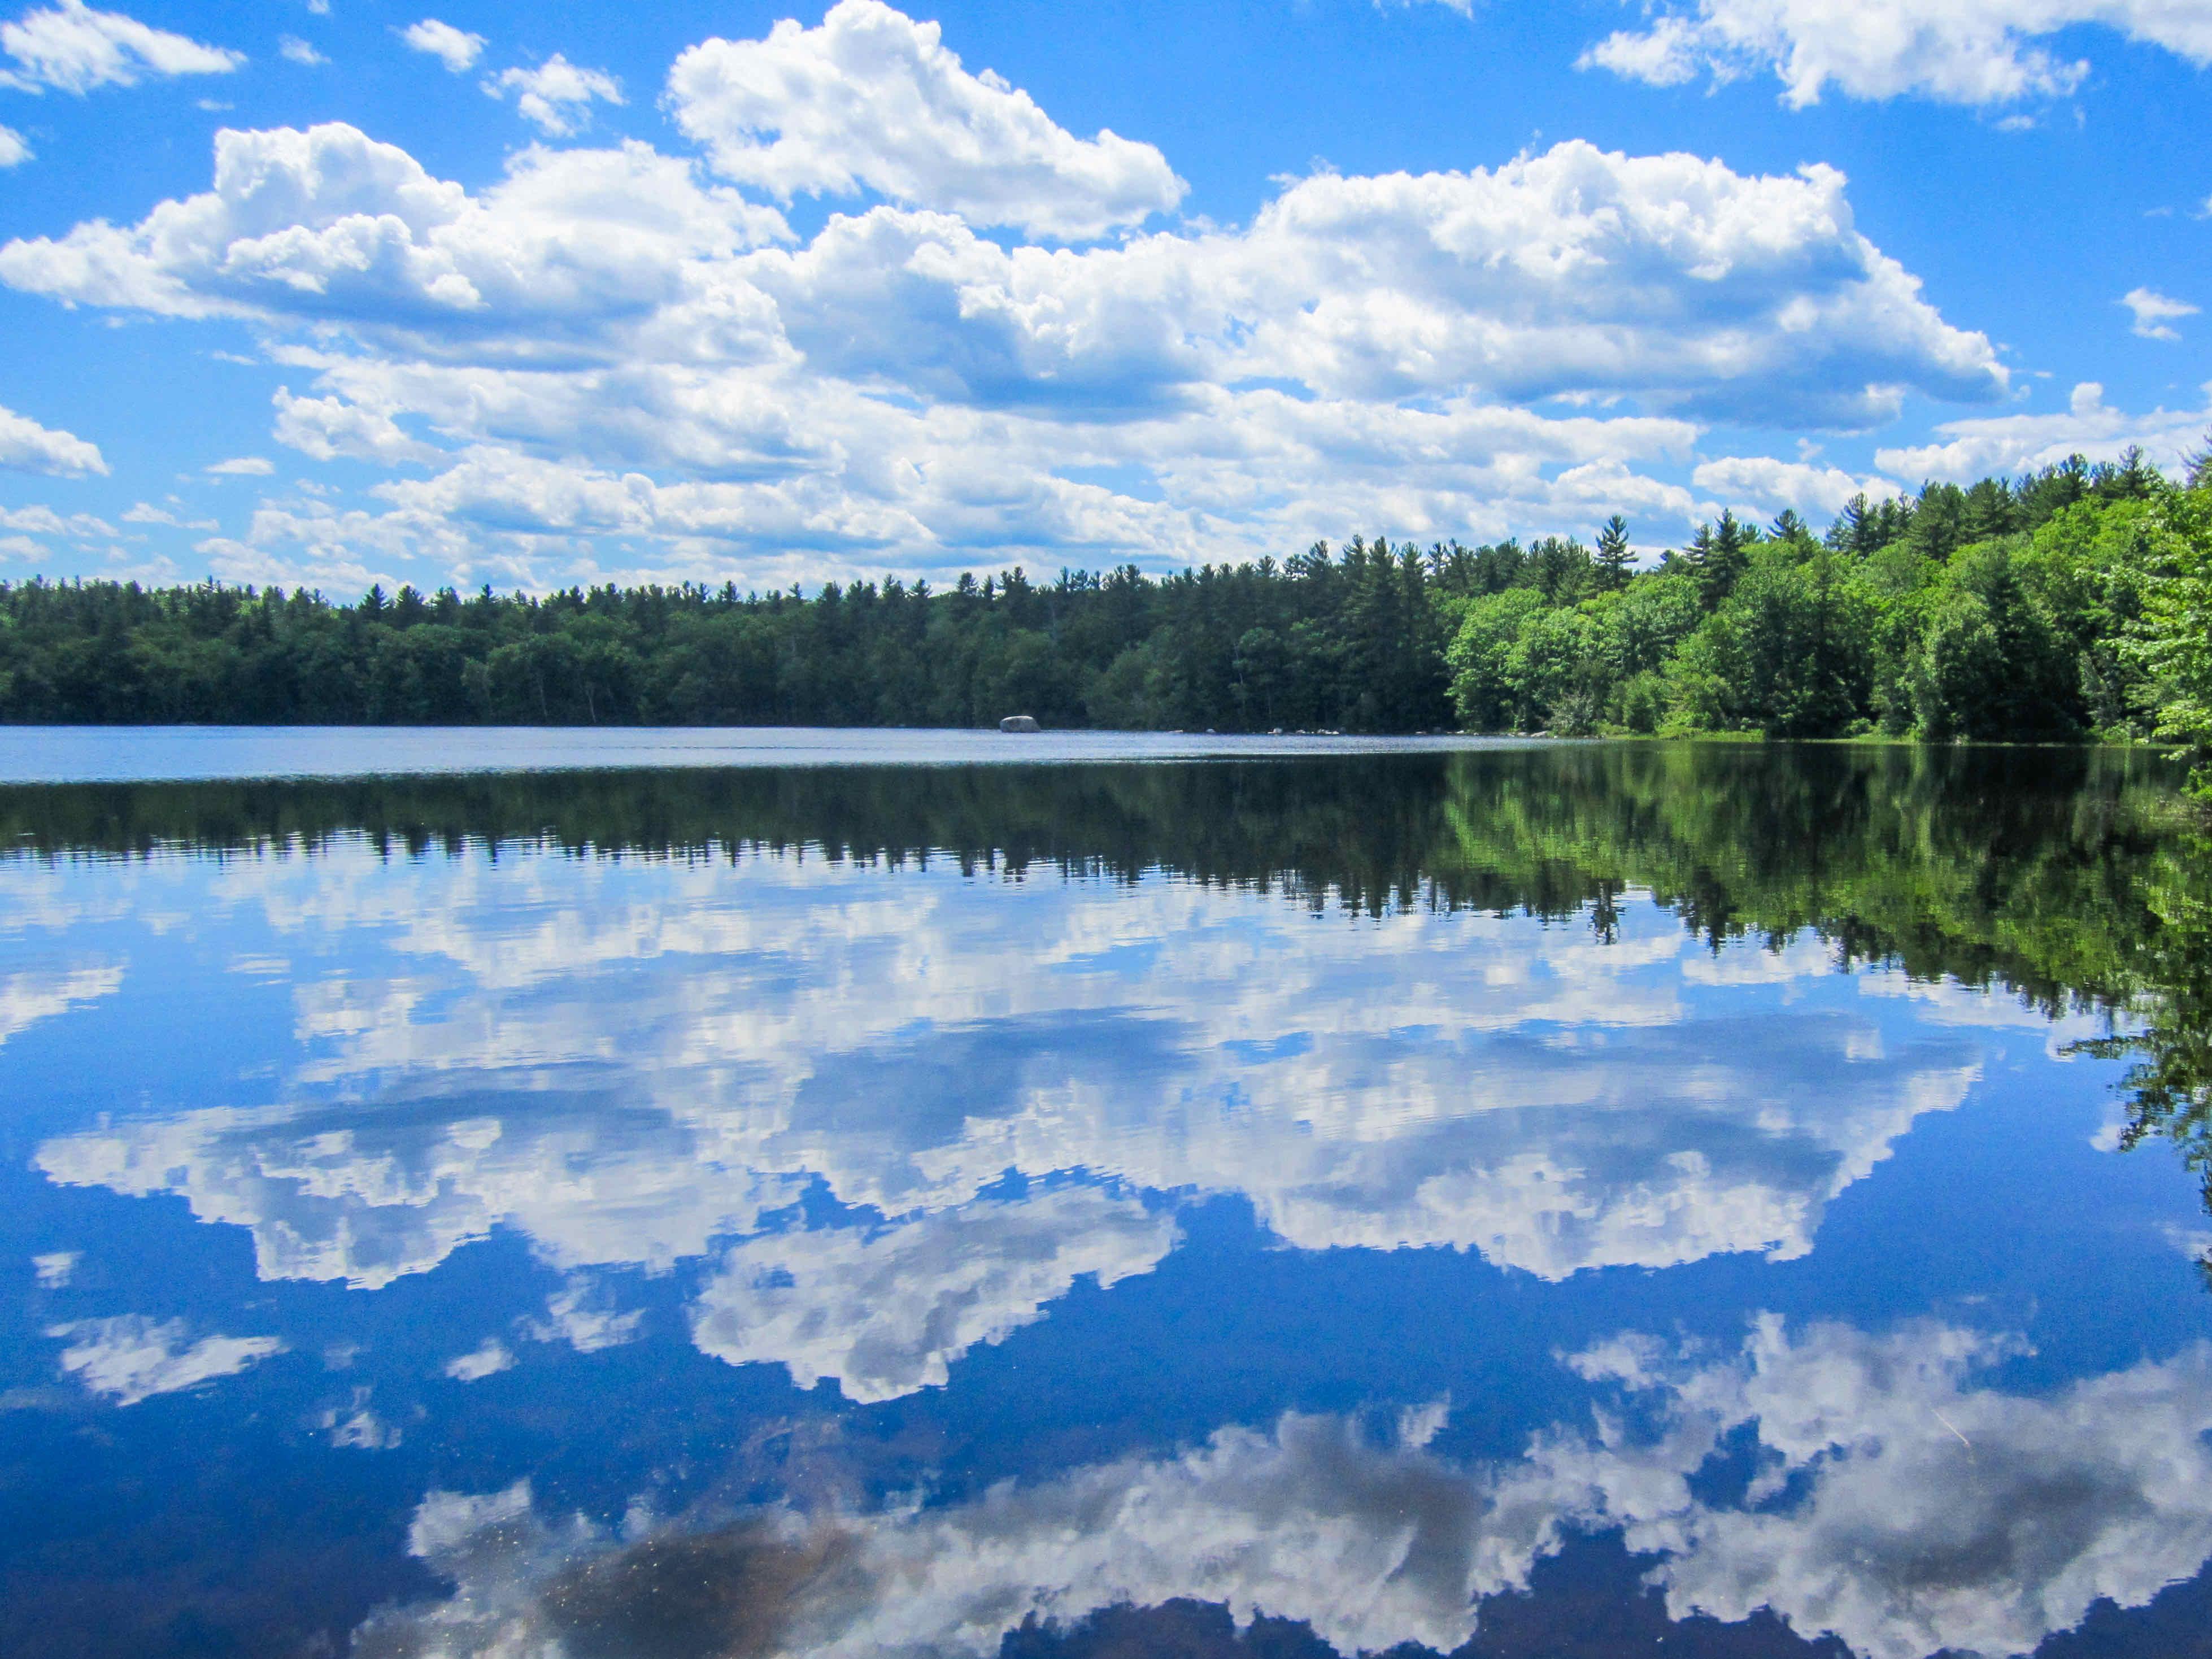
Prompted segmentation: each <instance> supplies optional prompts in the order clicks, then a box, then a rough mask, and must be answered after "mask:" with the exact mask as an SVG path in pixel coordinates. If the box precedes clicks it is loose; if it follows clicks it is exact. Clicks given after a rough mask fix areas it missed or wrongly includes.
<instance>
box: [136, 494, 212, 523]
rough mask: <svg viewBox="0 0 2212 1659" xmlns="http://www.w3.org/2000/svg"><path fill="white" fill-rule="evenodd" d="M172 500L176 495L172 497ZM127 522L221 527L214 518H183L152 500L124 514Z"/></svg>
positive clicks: (137, 504)
mask: <svg viewBox="0 0 2212 1659" xmlns="http://www.w3.org/2000/svg"><path fill="white" fill-rule="evenodd" d="M170 499H171V500H172V501H173V500H175V499H176V498H175V497H174V496H172V497H170ZM123 522H124V523H125V524H166V525H171V526H175V527H176V528H178V529H179V530H216V529H219V528H221V526H218V525H217V524H216V521H215V520H213V519H183V518H179V517H178V516H177V514H176V513H173V512H172V511H171V510H170V509H169V508H167V507H156V506H155V505H154V504H153V502H151V501H139V502H137V503H135V504H134V505H133V506H132V507H131V509H130V510H129V511H128V512H126V513H124V514H123Z"/></svg>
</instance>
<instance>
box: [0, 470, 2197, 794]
mask: <svg viewBox="0 0 2212 1659" xmlns="http://www.w3.org/2000/svg"><path fill="white" fill-rule="evenodd" d="M2208 641H2212V484H2209V483H2208V479H2207V477H2206V476H2205V469H2204V468H2203V467H2202V466H2199V467H2196V468H2192V469H2191V477H2189V478H2188V479H2187V480H2186V481H2179V482H2177V481H2172V480H2169V479H2167V478H2166V477H2163V476H2161V475H2160V473H2159V471H2157V470H2156V469H2155V468H2154V467H2151V466H2150V465H2147V464H2146V463H2145V462H2144V461H2143V460H2142V457H2141V456H2140V455H2138V454H2133V453H2131V454H2130V455H2129V456H2127V457H2125V458H2124V459H2122V460H2120V461H2118V462H2111V463H2105V464H2102V465H2094V466H2092V465H2087V463H2084V462H2082V461H2081V460H2080V459H2074V460H2071V461H2069V462H2066V463H2064V464H2063V465H2056V466H2051V467H2047V468H2045V469H2044V470H2042V471H2037V472H2033V473H2030V474H2028V475H2027V476H2025V477H2018V478H1986V479H1984V480H1983V481H1981V482H1980V483H1976V484H1974V485H1972V487H1971V488H1961V487H1960V486H1958V485H1954V484H1948V483H1930V484H1929V485H1927V486H1926V487H1924V488H1923V489H1922V490H1921V491H1920V492H1919V494H1918V495H1915V496H1911V497H1902V496H1901V497H1898V498H1895V499H1892V500H1887V501H1869V500H1867V499H1865V498H1863V497H1862V498H1860V499H1858V500H1855V501H1851V502H1850V503H1849V504H1847V505H1846V506H1845V507H1844V509H1843V511H1842V512H1841V513H1838V515H1837V517H1836V519H1835V520H1834V522H1833V523H1832V525H1831V526H1829V527H1828V528H1827V530H1826V532H1825V534H1822V535H1818V536H1816V535H1815V534H1814V532H1813V531H1812V529H1811V527H1810V526H1808V525H1806V524H1805V523H1804V521H1803V520H1802V519H1800V518H1799V517H1798V516H1797V515H1796V513H1787V512H1785V513H1783V514H1781V515H1780V516H1779V517H1778V518H1777V519H1776V520H1774V521H1773V522H1772V523H1771V525H1769V526H1764V527H1762V526H1756V525H1753V524H1749V523H1746V522H1744V521H1742V520H1739V519H1737V518H1736V517H1735V514H1734V513H1723V514H1722V515H1721V517H1720V519H1719V520H1718V521H1717V522H1716V523H1713V524H1709V525H1706V526H1703V527H1701V528H1700V529H1699V532H1698V533H1697V535H1696V536H1695V537H1694V538H1692V540H1691V541H1690V543H1689V544H1688V545H1686V547H1683V548H1680V549H1676V550H1668V551H1667V552H1666V553H1665V554H1664V555H1663V556H1662V557H1661V558H1660V559H1659V560H1658V561H1657V562H1656V565H1654V566H1652V567H1651V568H1644V569H1638V568H1636V565H1635V561H1634V558H1633V556H1632V552H1631V541H1630V526H1628V524H1627V522H1626V520H1624V519H1622V518H1621V517H1620V516H1619V515H1615V516H1614V517H1613V519H1612V520H1610V521H1609V522H1608V523H1607V525H1606V526H1604V528H1603V529H1602V531H1601V532H1600V534H1599V536H1598V538H1597V539H1596V544H1595V547H1589V546H1585V545H1583V544H1582V543H1580V542H1578V541H1576V540H1573V539H1571V538H1562V537H1557V536H1547V537H1544V538H1540V539H1537V540H1534V541H1533V542H1530V543H1528V544H1525V545H1524V544H1522V543H1521V542H1520V541H1518V540H1515V539H1509V540H1506V541H1503V542H1498V543H1495V544H1488V545H1484V546H1475V547H1468V546H1463V545H1462V544H1459V543H1457V542H1449V543H1437V544H1431V546H1429V547H1426V548H1421V547H1418V546H1416V545H1414V544H1412V543H1408V542H1393V541H1392V540H1391V539H1390V538H1389V537H1388V536H1378V537H1376V538H1374V539H1372V540H1370V539H1368V538H1365V537H1364V536H1354V537H1353V538H1352V539H1351V541H1350V542H1349V543H1347V544H1345V545H1344V546H1343V547H1342V548H1340V549H1339V548H1333V547H1331V546H1330V545H1329V544H1328V543H1326V542H1321V543H1316V544H1314V545H1313V546H1312V547H1311V548H1310V549H1308V550H1305V551H1304V552H1302V553H1298V554H1297V555H1295V556H1291V557H1290V558H1288V559H1286V560H1284V561H1282V562H1276V561H1275V560H1273V558H1264V559H1261V560H1260V561H1258V562H1255V563H1248V564H1237V565H1228V564H1224V565H1211V564H1209V565H1203V566H1200V567H1199V568H1195V569H1192V570H1187V571H1183V572H1180V573H1177V574H1173V575H1170V576H1167V577H1164V578H1159V579H1155V578H1153V577H1151V576H1147V575H1146V574H1143V573H1142V572H1140V571H1139V569H1137V568H1135V567H1134V566H1132V565H1123V566H1120V567H1118V568H1114V569H1111V570H1109V571H1106V572H1103V573H1099V572H1092V571H1087V570H1063V571H1061V572H1060V574H1059V575H1058V576H1057V577H1056V578H1055V579H1054V580H1052V581H1051V582H1050V583H1048V584H1047V583H1042V582H1039V581H1034V580H1031V579H1030V576H1029V575H1028V574H1027V573H1026V572H1024V570H1022V569H1020V568H1014V569H1012V570H1007V571H1004V572H1000V573H998V574H992V575H987V576H985V577H984V578H982V579H981V580H980V581H979V580H977V579H976V578H975V576H974V575H972V574H969V575H963V576H962V577H961V578H960V579H959V580H957V582H956V583H954V584H952V585H951V586H945V587H944V588H942V589H936V588H933V587H932V586H931V585H930V584H929V583H927V581H916V582H911V583H909V582H907V581H903V580H899V579H897V578H891V579H888V580H884V581H881V582H875V581H855V582H851V583H848V584H843V585H840V584H836V583H831V584H829V585H827V586H823V588H821V589H820V590H819V592H816V593H815V594H813V595H811V596H808V595H806V594H804V593H802V592H799V591H798V590H796V589H794V590H793V591H791V592H777V593H769V594H760V593H740V592H738V590H737V588H736V587H735V586H733V585H725V586H721V587H719V588H714V587H708V586H700V585H696V584H694V585H683V586H644V587H630V588H621V587H617V586H602V587H597V588H591V589H585V588H572V589H569V590H568V591H566V592H556V593H551V594H547V595H542V596H540V595H529V594H511V595H500V594H495V593H494V592H491V591H490V590H489V588H486V589H484V590H483V591H481V592H477V593H476V594H474V595H472V596H464V595H462V594H460V593H458V592H454V591H453V590H452V589H450V588H448V589H444V590H441V591H440V592H435V593H433V594H423V593H421V592H416V590H415V589H413V588H411V587H402V588H401V589H400V590H399V591H398V592H397V593H396V594H387V593H386V592H384V591H383V590H382V588H380V587H374V588H371V589H370V590H369V592H368V593H367V594H365V595H363V596H362V598H361V599H358V600H356V601H355V602H353V603H350V604H343V603H334V602H332V601H331V600H330V599H326V598H325V597H324V596H323V595H322V594H320V593H319V592H307V591H292V592H286V591H285V590H283V588H278V587H271V588H267V589H260V590H257V589H255V588H252V587H240V586H224V585H222V584H217V583H206V584H201V585H197V586H179V587H173V588H161V589H148V588H144V587H142V586H138V585H137V584H135V583H122V584H118V583H112V582H69V583H52V582H47V581H43V580H33V581H28V582H23V583H18V584H13V585H0V719H4V720H9V721H14V722H82V721H101V722H136V723H196V722H236V723H284V724H289V723H307V724H334V725H347V724H391V725H413V724H437V725H446V724H484V723H495V724H528V725H562V724H579V725H580V724H599V725H623V724H652V725H825V726H976V725H987V724H990V723H992V722H994V721H996V720H998V719H1000V717H1001V716H1003V715H1006V714H1013V713H1025V714H1034V715H1036V717H1037V718H1038V719H1040V720H1042V721H1043V722H1045V723H1046V724H1047V725H1048V726H1109V727H1124V728H1150V729H1175V728H1182V729H1214V730H1220V731H1271V730H1276V729H1283V730H1305V731H1311V730H1345V731H1368V732H1410V731H1426V730H1436V729H1446V728H1458V729H1468V730H1476V731H1504V732H1530V731H1538V730H1541V731H1548V732H1553V733H1557V734H1562V735H1579V734H1588V733H1596V732H1639V733H1642V732H1667V733H1689V732H1761V733H1765V734H1766V735H1768V736H1771V737H1788V738H1830V737H1842V736H1848V735H1852V734H1855V733H1871V732H1887V733H1890V734H1894V735H1900V736H1901V735H1912V736H1917V737H1920V738H1927V739H1929V740H1938V741H1940V740H1947V739H1954V738H1970V739H2027V740H2039V739H2064V738H2160V739H2163V740H2167V741H2171V742H2175V743H2179V744H2185V745H2188V746H2189V747H2191V749H2192V750H2194V751H2195V753H2196V755H2197V758H2198V760H2199V761H2200V763H2201V762H2202V761H2203V760H2204V759H2205V757H2207V756H2208V754H2212V643H2208ZM2202 781H2205V782H2207V783H2212V775H2207V776H2205V777H2203V779H2202Z"/></svg>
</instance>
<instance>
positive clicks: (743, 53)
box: [668, 0, 1188, 241]
mask: <svg viewBox="0 0 2212 1659" xmlns="http://www.w3.org/2000/svg"><path fill="white" fill-rule="evenodd" d="M942 37H943V31H942V30H941V28H940V27H939V25H937V24H935V23H921V22H916V21H914V20H913V19H911V18H909V17H907V16H905V15H903V14H902V13H900V12H896V11H894V10H892V9H890V7H889V6H886V5H883V4H881V3H878V0H840V3H838V4H837V5H836V6H833V7H832V8H831V9H829V14H828V15H826V16H824V17H823V20H822V22H821V26H820V27H817V28H812V29H809V28H804V27H801V26H800V25H799V23H798V22H797V21H793V20H790V19H787V20H785V21H782V22H780V23H778V24H776V25H775V27H774V28H773V29H771V30H770V31H769V34H768V36H767V38H766V39H765V40H737V41H732V40H708V41H706V42H704V43H703V44H702V45H699V46H693V47H692V48H690V50H689V51H688V52H684V55H683V56H682V57H680V58H678V59H677V60H676V65H675V67H674V69H672V70H671V71H670V72H669V77H668V93H669V99H670V101H671V106H672V107H673V109H674V111H675V115H676V120H677V124H678V125H679V126H680V127H682V128H683V130H684V131H685V132H686V133H687V134H689V135H690V137H693V138H696V139H697V140H698V141H699V142H700V143H703V144H705V145H706V146H707V147H708V154H709V155H711V157H712V158H713V161H714V167H715V168H716V170H717V171H718V172H720V173H721V174H722V175H723V176H724V177H725V178H728V179H734V180H735V181H737V182H738V183H739V184H744V185H758V186H760V187H762V188H764V189H766V190H769V191H773V192H774V193H775V195H777V196H778V197H781V198H783V199H785V200H788V199H790V197H793V195H795V194H798V193H800V192H813V193H829V194H840V195H844V194H851V193H853V192H854V191H863V190H866V191H875V192H876V193H878V194H879V195H882V196H886V197H890V198H891V199H892V200H894V201H899V202H904V203H908V204H913V205H915V206H917V207H921V208H927V209H934V210H942V211H945V212H947V213H953V214H957V215H959V216H961V217H963V218H964V219H966V220H968V221H969V222H971V223H975V224H984V225H1014V226H1018V227H1020V228H1022V229H1024V230H1025V231H1027V232H1028V233H1029V234H1031V235H1036V236H1050V237H1056V238H1058V239H1060V240H1063V241H1079V240H1086V239H1088V238H1091V237H1094V236H1097V235H1100V234H1103V233H1104V232H1106V231H1108V230H1110V229H1112V228H1115V227H1116V226H1120V225H1128V224H1135V223H1137V222H1140V221H1142V220H1143V219H1145V218H1146V217H1148V216H1151V215H1152V214H1154V213H1164V212H1169V211H1171V210H1173V209H1174V208H1175V206H1176V204H1177V203H1178V202H1180V201H1181V200H1182V197H1183V193H1184V191H1186V190H1187V189H1188V186H1187V185H1184V183H1183V182H1182V179H1178V178H1176V176H1175V173H1174V171H1173V169H1171V168H1170V167H1169V166H1168V163H1167V159H1166V157H1164V156H1163V155H1161V154H1160V152H1159V151H1158V149H1154V148H1153V147H1152V145H1150V144H1145V143H1135V142H1133V141H1132V140H1129V139H1127V138H1123V137H1119V136H1118V135H1116V134H1115V133H1113V132H1110V131H1101V132H1100V133H1099V134H1098V135H1097V137H1094V138H1090V139H1082V138H1078V137H1075V136H1074V135H1073V134H1072V133H1069V132H1067V131H1065V130H1064V129H1062V128H1061V127H1060V126H1058V125H1055V124H1054V122H1053V120H1052V119H1051V118H1050V117H1048V116H1047V115H1046V114H1045V112H1043V111H1042V109H1040V108H1038V107H1037V106H1036V101H1035V100H1032V99H1031V98H1030V95H1029V94H1027V93H1024V92H1022V91H1020V90H1018V88H1014V87H1012V86H1009V85H1008V84H1007V83H1006V82H1005V81H1004V80H1003V79H1002V78H1000V76H997V75H994V74H993V73H992V72H991V71H989V70H985V71H984V72H983V73H982V74H981V75H980V76H978V75H971V74H969V72H968V70H966V69H965V68H963V66H962V64H961V62H960V59H959V58H958V56H957V54H955V53H953V52H949V51H947V50H946V49H945V46H944V44H943V38H942Z"/></svg>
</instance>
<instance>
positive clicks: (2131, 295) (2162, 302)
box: [2120, 288, 2198, 340]
mask: <svg viewBox="0 0 2212 1659" xmlns="http://www.w3.org/2000/svg"><path fill="white" fill-rule="evenodd" d="M2120 303H2121V304H2122V305H2124V306H2125V307H2127V308H2128V311H2129V313H2130V314H2131V315H2132V316H2133V317H2134V318H2135V323H2134V325H2133V326H2132V327H2131V328H2130V333H2132V334H2135V335H2136V336H2137V337H2141V338H2142V339H2146V340H2178V339H2179V338H2180V337H2181V336H2180V335H2179V333H2177V332H2175V331H2174V330H2173V329H2172V328H2171V327H2169V326H2168V325H2169V324H2171V323H2174V322H2178V321H2179V320H2180V319H2182V318H2184V317H2194V316H2196V315H2197V310H2198V307H2196V306H2193V305H2191V304H2190V303H2189V302H2188V301H2186V300H2176V299H2172V298H2171V297H2169V296H2168V295H2164V294H2160V292H2159V291H2158V290H2157V289H2150V288H2136V289H2129V290H2128V292H2127V293H2126V294H2124V295H2122V296H2121V299H2120Z"/></svg>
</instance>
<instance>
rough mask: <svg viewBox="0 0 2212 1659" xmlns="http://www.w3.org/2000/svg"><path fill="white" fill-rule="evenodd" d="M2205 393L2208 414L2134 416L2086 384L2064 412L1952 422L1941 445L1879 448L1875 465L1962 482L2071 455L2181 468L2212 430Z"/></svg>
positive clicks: (2208, 390) (2208, 391)
mask: <svg viewBox="0 0 2212 1659" xmlns="http://www.w3.org/2000/svg"><path fill="white" fill-rule="evenodd" d="M2203 391H2204V393H2205V399H2206V403H2205V407H2204V408H2203V409H2197V410H2167V409H2154V410H2151V412H2150V413H2149V414H2148V415H2130V414H2129V413H2128V412H2127V411H2126V410H2118V409H2114V408H2112V406H2111V405H2110V404H2107V403H2106V401H2105V388H2104V387H2103V386H2100V385H2098V384H2097V383H2096V382H2095V381H2094V380H2084V381H2083V382H2082V383H2081V385H2079V386H2075V388H2074V392H2073V395H2072V397H2071V398H2069V400H2068V402H2067V406H2066V409H2065V410H2064V411H2063V413H2052V414H2049V415H1994V416H1979V417H1976V418H1972V419H1966V420H1958V421H1946V422H1942V424H1941V425H1939V426H1937V427H1936V435H1937V437H1938V439H1939V440H1940V441H1938V442H1936V443H1932V444H1922V445H1916V446H1911V447H1902V448H1896V449H1881V450H1877V451H1875V465H1877V466H1879V467H1881V469H1882V471H1885V472H1889V473H1894V474H1896V475H1897V476H1899V477H1906V478H1946V479H1950V480H1952V481H1954V482H1956V483H1966V482H1968V481H1969V480H1972V479H1974V478H1979V477H1986V476H1988V475H1989V474H1990V473H1992V472H2016V471H2021V470H2023V469H2025V468H2029V467H2042V466H2051V465H2057V463H2059V462H2061V461H2063V460H2065V459H2067V458H2068V457H2069V456H2071V455H2081V456H2084V457H2086V458H2087V459H2090V460H2093V461H2106V460H2113V459H2118V457H2119V456H2120V455H2121V454H2123V453H2124V452H2126V451H2127V450H2128V449H2130V448H2140V449H2141V450H2142V452H2143V453H2144V454H2145V455H2146V456H2148V458H2149V459H2151V460H2152V461H2154V462H2155V463H2156V464H2157V465H2160V466H2162V467H2165V468H2166V469H2168V470H2169V471H2175V470H2179V468H2181V467H2182V466H2184V465H2185V463H2186V460H2187V458H2188V457H2189V456H2190V455H2191V454H2193V453H2196V452H2197V450H2198V449H2199V448H2200V447H2202V446H2203V440H2204V435H2205V432H2206V431H2207V429H2208V428H2212V384H2208V385H2207V386H2204V387H2203Z"/></svg>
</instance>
